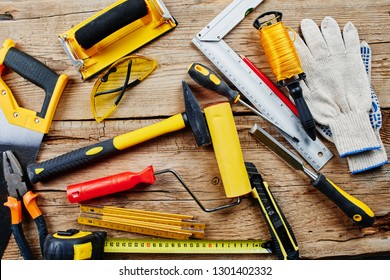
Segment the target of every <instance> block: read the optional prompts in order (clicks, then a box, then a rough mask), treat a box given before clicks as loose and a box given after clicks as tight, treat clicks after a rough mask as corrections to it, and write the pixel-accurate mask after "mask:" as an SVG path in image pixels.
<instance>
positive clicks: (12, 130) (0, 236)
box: [0, 110, 44, 258]
mask: <svg viewBox="0 0 390 280" xmlns="http://www.w3.org/2000/svg"><path fill="white" fill-rule="evenodd" d="M43 136H44V134H42V133H38V132H36V131H33V130H30V129H27V128H24V127H19V126H16V125H12V124H9V123H8V121H7V119H6V117H5V116H4V113H3V111H2V110H0V168H1V169H0V174H1V176H0V184H1V185H0V200H1V201H0V203H1V205H0V215H1V216H0V217H1V219H0V229H1V230H0V258H1V257H2V256H3V253H4V251H5V249H6V247H7V244H8V240H9V238H10V236H11V214H10V209H9V208H8V207H6V206H4V203H5V202H7V200H8V190H7V183H6V181H5V178H4V174H3V152H5V151H8V150H11V151H12V152H13V153H14V154H15V156H16V157H17V159H18V161H19V162H20V164H21V166H23V167H24V168H25V167H27V165H29V164H31V163H33V162H35V159H36V157H37V154H38V151H39V147H40V144H41V142H42V138H43Z"/></svg>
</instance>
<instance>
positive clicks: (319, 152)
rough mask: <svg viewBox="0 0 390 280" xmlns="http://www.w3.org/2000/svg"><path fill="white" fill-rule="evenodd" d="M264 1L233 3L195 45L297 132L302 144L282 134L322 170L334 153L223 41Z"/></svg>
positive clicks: (258, 104)
mask: <svg viewBox="0 0 390 280" xmlns="http://www.w3.org/2000/svg"><path fill="white" fill-rule="evenodd" d="M262 1H263V0H235V1H233V2H232V3H230V4H229V5H228V6H227V7H226V8H225V9H224V10H223V11H222V12H221V13H220V14H218V15H217V16H216V17H215V18H214V19H213V20H212V21H211V22H210V23H209V24H207V25H206V26H205V27H204V28H203V29H202V30H201V31H200V32H199V33H198V34H197V35H196V36H195V37H194V38H193V39H192V42H193V43H194V44H195V46H196V47H198V48H199V50H201V51H202V52H203V54H204V55H205V56H206V57H207V58H208V59H209V60H210V61H211V62H212V63H213V64H214V65H215V66H216V67H217V68H218V69H219V70H220V71H221V72H222V74H224V76H225V77H226V78H227V79H229V80H230V82H231V83H233V84H234V86H235V87H236V88H237V89H238V90H239V91H240V92H241V94H242V95H243V96H245V97H246V98H247V99H248V100H249V101H250V102H251V103H252V105H253V106H254V107H255V108H256V109H257V110H259V111H260V112H261V113H262V114H264V115H266V116H267V117H268V118H270V119H271V120H272V121H274V122H275V123H276V124H277V125H279V126H280V127H282V128H285V129H286V130H288V131H290V132H292V133H294V136H295V137H297V138H298V139H299V142H295V141H293V140H292V139H291V138H290V137H288V136H286V135H285V134H283V133H282V132H281V134H282V135H283V136H284V137H285V138H286V140H287V141H288V142H289V143H290V144H291V145H292V146H293V147H294V148H295V149H296V150H297V151H298V152H299V154H301V156H302V157H303V158H304V159H305V160H306V161H307V162H308V163H309V164H310V165H311V166H312V167H313V168H314V169H315V170H316V171H318V170H320V169H321V168H322V167H323V166H324V165H325V164H326V163H327V162H328V161H329V160H330V159H331V158H332V157H333V154H332V152H331V151H329V150H328V148H327V147H326V146H325V145H324V144H323V143H322V142H321V141H320V140H319V139H318V138H317V140H315V141H313V140H311V139H310V138H309V137H308V136H307V134H306V132H305V131H304V129H303V128H302V125H301V124H300V121H299V119H298V117H297V116H296V115H295V114H294V113H293V112H292V111H291V110H290V108H288V107H287V106H286V105H285V104H284V103H283V101H282V100H281V99H280V98H279V97H278V96H277V95H276V94H275V93H274V92H273V91H272V90H271V89H270V88H269V87H268V86H267V85H266V83H265V82H263V80H262V79H261V78H260V77H259V76H258V75H257V74H256V73H254V72H253V70H252V69H251V68H250V67H249V66H248V65H247V64H246V63H245V62H244V61H243V59H242V58H241V56H240V55H239V54H237V53H236V52H235V51H234V50H233V49H232V48H230V47H229V45H228V44H227V43H226V42H225V41H224V40H223V37H224V36H225V35H226V34H227V33H229V32H230V31H231V30H232V29H233V28H234V27H235V26H236V25H237V24H238V23H239V22H241V21H242V20H243V19H244V17H245V16H246V15H248V14H249V13H250V12H251V11H252V10H253V9H254V8H256V7H257V6H258V5H259V4H260V3H261V2H262Z"/></svg>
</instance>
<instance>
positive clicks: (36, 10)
mask: <svg viewBox="0 0 390 280" xmlns="http://www.w3.org/2000/svg"><path fill="white" fill-rule="evenodd" d="M112 2H113V1H112V0H95V1H81V0H69V1H60V0H34V1H18V0H16V1H0V41H1V42H3V41H4V40H5V39H7V38H12V39H13V40H14V41H15V42H16V44H17V47H18V48H19V49H20V50H23V51H25V52H27V53H28V54H30V55H32V56H34V57H36V58H37V59H39V60H41V61H42V62H44V63H45V64H46V65H48V66H49V67H50V68H52V69H53V70H55V71H56V72H57V73H66V74H68V75H69V76H70V81H69V83H68V85H67V87H66V90H65V92H64V93H63V96H62V98H61V100H60V103H59V105H58V109H57V112H56V115H55V120H54V121H53V123H52V126H51V130H50V132H49V134H48V135H47V136H46V137H45V138H44V141H43V143H42V146H41V149H40V152H39V156H38V159H37V161H43V160H47V159H50V158H52V157H55V156H58V155H60V154H63V153H65V152H68V151H72V150H74V149H77V148H80V147H84V146H86V145H89V144H93V143H96V142H98V141H102V140H106V139H109V138H112V137H114V136H117V135H120V134H122V133H125V132H128V131H131V130H134V129H137V128H140V127H144V126H146V125H148V124H152V123H156V122H158V121H160V120H162V119H164V118H167V117H169V116H171V115H173V114H176V113H179V112H182V111H183V110H184V105H183V99H182V91H181V81H182V80H186V81H187V82H188V83H189V84H190V86H191V88H192V89H193V91H194V92H196V94H197V95H196V96H197V99H198V101H199V103H200V105H201V107H205V106H208V105H210V104H212V103H216V102H220V101H225V100H224V98H223V97H220V96H217V95H216V94H214V93H212V92H210V91H207V90H204V89H202V88H200V87H199V86H197V85H196V84H195V82H193V81H192V80H191V78H190V77H189V76H188V74H187V71H186V70H187V67H188V66H189V64H190V63H191V62H200V63H203V64H205V65H208V66H210V67H211V68H213V69H215V68H214V66H213V65H212V64H211V63H210V62H209V61H208V60H207V58H205V57H204V56H203V54H202V53H201V52H200V51H199V50H198V49H197V48H196V47H195V46H194V45H193V44H192V43H191V39H192V38H193V37H194V36H195V35H196V33H197V32H199V31H200V30H201V29H202V28H203V27H204V26H205V25H206V24H207V23H208V22H209V21H211V20H212V19H213V18H214V17H215V16H216V15H217V14H218V13H219V12H220V11H222V10H223V9H224V8H225V7H226V6H227V5H228V4H229V3H230V1H227V0H208V1H201V0H187V1H173V0H164V3H165V4H166V6H167V7H168V9H169V11H170V12H171V14H172V15H173V16H174V17H175V18H176V20H177V21H178V23H179V25H178V27H177V28H176V29H175V30H173V31H172V32H170V33H169V34H166V35H165V36H163V37H161V38H159V39H158V40H156V41H154V42H152V43H151V44H149V45H147V46H145V47H143V48H141V49H140V50H139V51H137V52H136V53H137V54H143V55H146V56H149V57H151V58H154V59H156V60H157V61H158V63H159V66H158V68H157V69H156V70H155V72H154V73H153V74H152V75H151V76H150V77H149V78H148V79H147V80H145V81H144V82H143V83H141V84H140V85H138V86H137V87H136V88H134V89H132V90H131V91H130V92H127V93H126V96H125V98H124V99H123V100H122V102H121V104H120V107H119V108H118V110H117V111H116V112H115V113H114V114H113V115H112V117H111V118H110V119H109V120H107V121H105V122H104V123H102V124H98V123H97V122H96V121H95V120H94V119H93V118H92V113H91V111H90V107H89V95H90V91H91V89H92V87H93V84H94V82H95V80H94V79H92V80H91V81H88V82H82V81H81V80H80V79H79V77H78V74H77V73H76V71H75V70H74V69H73V67H72V66H71V63H70V61H69V60H68V57H67V56H66V55H65V52H64V51H63V49H62V47H61V46H60V44H59V42H58V39H57V36H58V35H59V34H61V33H63V32H65V31H66V30H67V29H69V28H71V27H72V26H73V25H75V24H77V23H79V22H81V21H83V20H85V19H87V18H88V17H89V16H91V15H93V14H95V13H96V12H98V11H99V10H101V9H103V8H104V7H106V6H108V5H109V4H111V3H112ZM270 10H278V11H281V12H283V16H284V22H285V24H286V25H288V26H291V27H292V28H293V29H294V30H297V31H298V29H299V23H300V21H301V19H303V18H312V19H314V20H315V21H316V22H317V23H320V22H321V20H322V19H323V18H324V17H325V16H333V17H334V18H335V19H336V20H337V21H338V22H339V24H340V25H344V24H345V23H347V22H348V21H352V22H353V23H354V24H355V25H356V27H357V29H358V31H359V34H360V38H361V40H366V41H367V42H368V43H369V44H370V46H371V48H372V52H373V63H372V84H373V87H374V89H375V92H376V93H377V96H378V99H379V101H380V104H381V107H382V114H383V127H382V129H381V136H382V140H383V142H384V144H385V147H386V150H387V153H388V154H389V149H390V140H389V139H390V138H389V137H390V133H389V129H390V110H389V107H390V94H389V92H390V61H389V58H390V3H389V1H386V0H375V1H344V0H333V1H318V0H314V1H304V0H295V1H288V0H279V1H275V0H267V1H264V2H263V3H262V4H260V5H259V6H258V7H257V8H256V9H255V10H254V12H252V13H251V14H250V15H249V16H247V18H245V19H244V20H243V21H242V22H241V23H240V24H239V25H238V26H237V27H236V28H235V29H234V30H233V31H232V32H230V33H229V34H228V35H227V36H226V37H225V41H226V42H227V43H228V44H229V45H230V46H231V47H232V48H233V49H234V50H236V51H237V52H239V53H241V54H245V55H246V56H247V57H248V58H249V59H251V60H252V61H253V62H254V63H255V64H256V65H257V66H258V67H259V68H260V69H261V70H262V71H264V72H265V73H266V74H267V75H268V76H269V77H273V76H272V75H271V72H270V70H269V67H268V65H267V63H266V61H265V58H264V55H263V52H262V50H261V47H260V45H259V38H258V34H257V32H256V31H255V30H254V28H253V27H252V22H253V20H254V19H255V18H256V17H257V16H258V15H259V14H261V13H263V12H266V11H270ZM4 79H5V80H6V82H7V84H8V85H9V86H10V88H11V89H12V91H13V93H14V94H15V96H17V99H18V102H19V103H20V105H21V106H23V107H26V108H29V109H33V110H39V109H40V104H41V102H42V99H43V92H41V90H40V89H37V88H36V87H35V86H32V85H31V84H29V83H28V82H26V81H25V80H23V79H22V78H20V77H18V76H16V75H14V74H9V75H7V76H6V77H4ZM233 110H234V114H235V121H236V125H237V129H238V133H239V137H240V141H241V145H242V149H243V154H244V158H245V160H246V161H252V162H253V163H254V164H255V165H256V167H257V168H258V169H259V171H260V172H261V174H262V175H263V178H264V179H265V180H266V181H267V182H268V183H269V185H270V188H271V190H272V192H273V194H274V196H275V197H276V199H277V201H278V203H279V205H280V206H281V208H282V210H283V212H284V214H285V216H286V217H287V219H288V221H289V223H290V224H291V226H292V228H293V231H294V233H295V236H296V238H297V241H298V244H299V247H300V256H301V258H303V259H320V258H362V257H375V256H377V255H380V256H382V257H383V256H386V255H387V256H390V226H389V215H390V214H389V213H390V183H389V179H390V171H389V165H387V166H384V167H382V168H380V169H378V170H375V171H370V172H366V173H364V174H360V175H353V176H352V175H350V174H349V173H348V165H347V161H346V159H340V158H339V157H338V156H337V151H336V150H335V148H334V146H333V144H331V143H328V142H324V143H325V144H326V145H327V146H328V147H329V149H330V150H331V151H332V152H334V153H335V155H336V156H335V157H334V158H333V159H332V160H331V161H330V162H329V163H328V164H327V165H326V166H325V167H324V168H323V169H322V170H321V171H322V172H323V173H324V174H325V175H327V176H328V177H329V178H330V179H332V180H333V181H334V182H335V183H337V184H338V185H340V186H342V187H343V188H344V189H345V190H346V191H347V192H349V193H351V194H352V195H354V196H356V197H357V198H359V199H361V200H362V201H364V202H365V203H366V204H367V205H369V206H370V207H371V208H372V210H373V211H374V212H375V214H376V216H377V217H378V222H377V223H376V224H375V226H374V227H372V228H366V229H360V228H358V227H356V226H354V225H353V224H352V223H351V222H350V221H349V220H348V219H347V218H346V217H345V216H344V215H343V214H342V212H341V211H340V210H339V209H338V208H337V207H336V206H335V205H334V204H333V203H332V202H330V201H329V200H327V199H326V198H325V197H324V196H323V195H322V194H321V193H319V192H318V191H317V190H316V189H314V188H313V187H312V186H311V185H310V183H309V180H308V178H307V177H306V176H304V175H303V174H302V173H301V172H298V171H294V170H292V169H291V168H290V167H288V166H287V165H286V164H285V163H284V162H282V161H281V160H280V159H279V158H278V157H276V156H275V155H274V154H273V153H272V152H271V151H270V150H268V149H267V148H266V147H265V146H264V145H262V144H261V143H258V142H257V141H256V140H254V139H253V138H252V137H251V136H250V135H249V134H248V130H249V129H250V128H251V127H252V125H253V124H254V123H256V122H257V123H258V124H260V125H261V126H262V127H263V128H264V129H266V130H267V131H268V132H269V133H271V134H272V135H274V136H275V137H276V138H277V139H279V140H280V141H282V142H283V143H285V144H286V146H288V147H290V146H289V145H288V143H287V142H286V141H285V140H284V139H283V138H282V137H281V136H280V134H279V133H278V131H277V130H276V129H275V128H273V127H271V126H270V125H269V124H268V123H266V122H265V121H263V120H262V119H260V118H259V117H257V116H255V115H253V114H251V113H250V112H249V111H248V110H247V109H246V108H244V107H242V106H240V105H234V106H233ZM149 165H153V166H154V168H155V170H160V169H165V168H172V169H175V170H176V171H177V172H178V173H179V174H180V175H181V176H182V177H183V178H184V180H185V181H186V182H187V184H188V185H189V186H190V188H191V189H192V190H193V191H194V192H195V193H196V195H197V196H198V197H199V198H200V200H201V201H202V202H203V203H204V204H205V205H206V206H207V207H212V206H217V205H221V204H224V203H226V202H228V201H227V199H226V198H225V194H224V190H223V186H222V183H221V180H220V175H219V171H218V168H217V163H216V160H215V156H214V152H213V150H212V148H211V147H206V148H198V147H196V144H195V141H194V139H193V136H192V133H191V132H190V131H189V130H183V131H179V132H176V133H172V134H170V135H165V136H162V137H160V138H158V139H155V140H152V141H149V142H147V143H143V144H141V145H138V146H136V147H133V148H130V149H129V150H126V151H124V152H122V153H120V154H118V155H115V156H112V157H109V158H106V159H104V160H102V161H101V162H99V163H98V164H94V165H92V166H88V167H85V168H82V169H80V170H77V171H75V172H73V173H70V174H69V173H68V174H64V175H63V176H60V177H57V178H55V179H53V180H51V181H48V182H45V183H38V184H36V185H34V191H35V192H38V193H39V195H40V197H39V200H38V203H39V205H40V207H41V209H42V211H43V212H44V214H45V218H46V222H47V225H48V229H49V232H55V231H57V230H64V229H68V228H78V229H81V230H98V228H91V227H88V226H83V225H79V224H78V223H77V220H76V219H77V215H78V212H79V209H78V205H72V204H70V203H69V202H68V200H67V198H66V186H68V185H70V184H74V183H78V182H82V181H86V180H90V179H95V178H100V177H103V176H108V175H113V174H117V173H120V172H124V171H134V172H136V171H141V170H142V169H144V168H145V167H147V166H149ZM95 203H96V204H99V205H111V206H118V207H128V208H135V209H143V210H151V211H163V212H171V213H182V214H191V215H194V216H196V217H197V218H198V219H199V220H200V221H202V222H204V223H206V224H207V228H206V238H207V239H255V238H256V239H269V238H270V234H269V232H268V230H267V227H266V224H265V222H264V219H263V217H262V216H261V213H260V210H259V208H258V206H256V204H255V203H254V201H253V200H252V199H251V198H250V197H249V196H245V197H243V201H242V203H241V204H240V205H239V206H237V207H234V208H231V209H229V210H224V211H221V212H216V213H205V212H203V211H202V210H201V209H200V208H199V207H198V206H197V205H196V203H195V202H194V201H193V200H192V199H191V197H190V196H189V194H188V193H187V192H186V191H185V190H184V189H183V188H182V187H181V186H180V185H179V183H177V182H176V181H175V180H174V179H173V177H171V176H169V175H161V176H158V177H157V182H156V183H155V184H154V185H151V186H142V187H141V186H140V187H137V188H135V189H133V190H131V191H128V192H124V193H121V194H117V195H112V196H109V197H105V198H102V199H98V200H96V201H95ZM25 233H26V235H27V238H28V240H29V241H30V244H31V246H32V248H33V251H34V255H35V256H36V257H37V258H39V257H40V255H39V248H38V242H37V235H36V230H35V225H34V224H33V222H31V221H26V223H25ZM108 235H109V237H128V238H144V237H146V238H147V236H142V235H138V234H131V233H125V232H119V231H114V230H108ZM107 258H109V259H276V255H272V254H269V255H141V254H118V255H117V254H110V255H107ZM3 259H21V256H20V254H19V251H18V249H17V246H16V244H15V242H14V240H13V238H11V240H10V242H9V245H8V247H7V249H6V252H5V253H4V256H3Z"/></svg>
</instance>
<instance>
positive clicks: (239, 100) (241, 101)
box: [238, 98, 299, 142]
mask: <svg viewBox="0 0 390 280" xmlns="http://www.w3.org/2000/svg"><path fill="white" fill-rule="evenodd" d="M238 102H239V103H240V104H242V105H244V106H246V107H247V108H248V109H250V110H251V111H252V112H253V113H255V114H256V115H258V116H260V117H262V118H263V119H265V120H266V121H268V122H269V123H271V124H273V125H274V126H275V127H276V128H277V129H279V130H280V131H281V132H283V133H284V134H286V135H288V136H289V137H291V138H292V139H293V140H294V141H295V142H299V139H298V138H296V137H295V136H294V135H293V134H292V133H290V132H287V131H286V130H285V129H284V128H282V127H281V126H280V125H278V124H276V123H275V122H274V121H273V120H271V119H270V118H268V117H267V116H266V115H264V114H262V113H261V112H260V111H258V110H257V109H255V108H253V107H252V106H251V105H249V104H248V103H246V102H245V101H243V100H241V98H239V99H238Z"/></svg>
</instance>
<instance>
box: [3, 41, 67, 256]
mask: <svg viewBox="0 0 390 280" xmlns="http://www.w3.org/2000/svg"><path fill="white" fill-rule="evenodd" d="M5 67H8V68H10V69H11V70H13V71H14V72H16V73H17V74H19V75H20V76H22V77H23V78H25V79H26V80H28V81H30V82H32V83H33V84H35V85H37V86H38V87H40V88H42V89H43V90H44V91H45V98H44V100H43V104H42V108H41V111H40V112H34V111H31V110H28V109H25V108H22V107H20V106H19V105H18V103H17V101H16V99H15V97H14V96H13V94H12V92H11V90H10V88H9V87H8V86H7V85H6V83H5V82H4V80H3V79H2V76H3V71H4V69H5ZM67 81H68V76H66V75H60V76H59V75H57V74H56V73H55V72H54V71H52V70H51V69H50V68H48V67H47V66H46V65H44V64H43V63H41V62H40V61H38V60H36V59H35V58H33V57H31V56H29V55H28V54H26V53H24V52H22V51H20V50H18V49H16V48H15V44H14V42H13V41H12V40H11V39H8V40H6V41H5V42H4V44H3V46H2V48H1V50H0V109H1V110H0V156H1V158H0V167H1V170H3V166H2V165H3V159H2V154H3V152H4V151H7V150H12V151H13V152H14V154H15V155H16V157H17V158H18V159H19V161H20V164H21V166H22V167H23V168H26V167H27V165H28V164H31V163H33V162H34V161H35V158H36V156H37V153H38V150H39V147H40V144H41V142H42V138H43V136H44V134H46V133H47V132H48V131H49V127H50V124H51V121H52V119H53V116H54V113H55V110H56V107H57V104H58V101H59V99H60V97H61V94H62V92H63V90H64V88H65V85H66V83H67ZM0 184H1V185H0V194H1V205H0V214H1V218H0V223H1V224H0V256H2V255H3V253H4V250H5V248H6V246H7V243H8V240H9V237H10V233H11V222H10V212H9V209H8V208H7V207H5V206H3V203H4V202H6V201H7V196H8V192H7V185H6V182H5V179H4V174H3V172H2V171H1V176H0Z"/></svg>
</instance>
